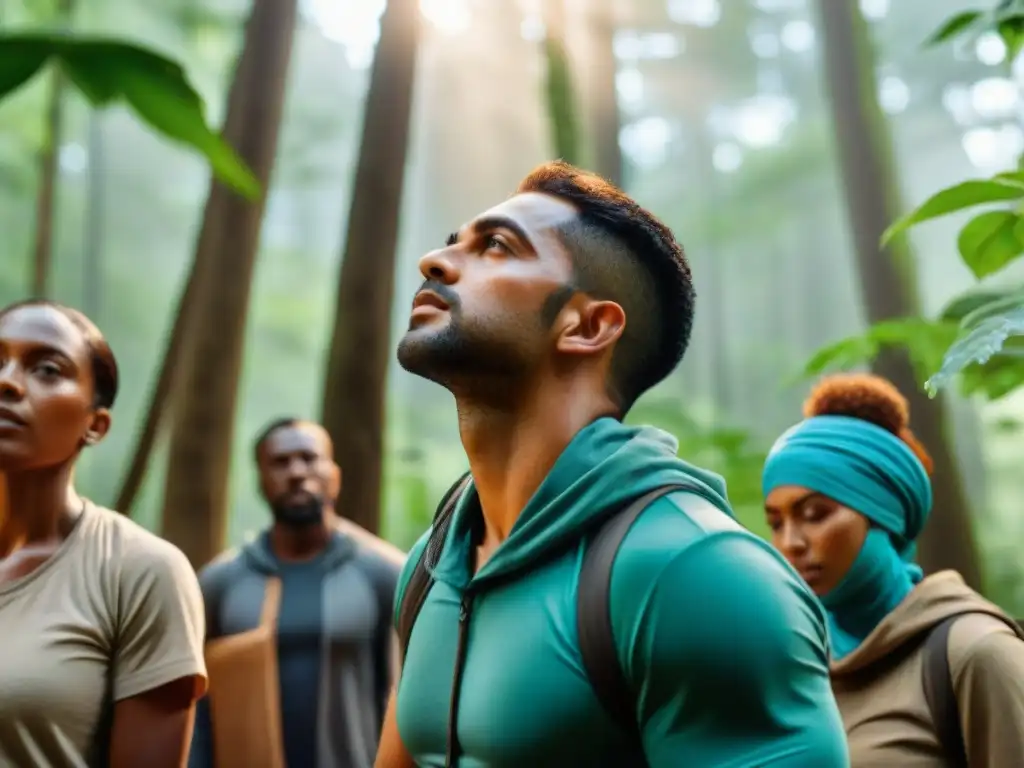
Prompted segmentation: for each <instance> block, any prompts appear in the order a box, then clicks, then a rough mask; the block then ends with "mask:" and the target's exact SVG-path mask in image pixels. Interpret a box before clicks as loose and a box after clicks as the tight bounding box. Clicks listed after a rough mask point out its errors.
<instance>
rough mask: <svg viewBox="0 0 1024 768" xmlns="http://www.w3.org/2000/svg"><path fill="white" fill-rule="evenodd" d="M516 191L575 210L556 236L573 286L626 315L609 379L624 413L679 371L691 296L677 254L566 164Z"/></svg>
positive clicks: (609, 192)
mask: <svg viewBox="0 0 1024 768" xmlns="http://www.w3.org/2000/svg"><path fill="white" fill-rule="evenodd" d="M517 192H519V193H524V192H540V193H543V194H547V195H551V196H553V197H557V198H560V199H562V200H565V201H566V202H568V203H571V204H572V205H574V206H575V207H576V209H577V210H578V211H579V215H578V216H577V217H575V218H574V219H572V220H571V221H569V222H567V223H566V224H564V225H562V226H561V227H559V233H560V236H561V240H562V242H563V244H564V245H565V247H566V248H567V249H568V251H569V253H570V255H571V256H572V259H573V265H574V270H575V272H576V276H575V280H576V287H577V288H579V289H580V290H582V291H584V292H585V293H588V294H590V295H591V296H593V297H594V298H597V299H605V300H610V301H614V302H616V303H617V304H619V305H620V306H621V307H622V309H623V310H624V311H625V313H626V329H625V331H624V332H623V334H622V338H621V339H620V340H619V343H618V345H617V346H616V348H615V353H614V355H613V356H612V365H611V373H610V380H609V389H610V390H611V392H612V395H613V397H614V398H615V400H616V402H617V404H618V405H619V407H620V408H621V410H622V413H623V414H625V413H626V412H627V411H628V410H629V409H630V408H631V407H632V405H633V403H634V402H636V400H637V398H639V397H640V395H642V394H643V393H644V392H646V391H647V390H649V389H650V388H652V387H653V386H654V385H655V384H657V383H658V382H660V381H662V380H663V379H664V378H665V377H666V376H668V375H669V373H671V372H672V370H673V369H674V368H675V367H676V366H677V365H679V361H680V360H682V359H683V354H684V353H685V352H686V347H687V345H688V344H689V342H690V332H691V330H692V329H693V308H694V301H695V298H696V292H695V291H694V288H693V278H692V276H691V274H690V265H689V264H688V263H687V261H686V255H685V254H684V253H683V248H682V246H680V245H679V243H677V242H676V239H675V236H674V235H673V234H672V231H671V230H670V229H669V228H668V227H667V226H665V225H664V224H663V223H662V222H661V221H659V220H658V219H657V217H655V216H654V215H653V214H652V213H650V211H647V210H645V209H644V208H642V207H640V205H638V204H637V202H636V201H635V200H633V199H632V198H631V197H629V196H628V195H626V194H625V193H624V192H622V191H621V190H620V189H618V188H617V187H615V186H614V185H613V184H611V183H610V182H608V181H605V180H604V179H602V178H601V177H600V176H598V175H596V174H593V173H589V172H587V171H582V170H580V169H578V168H575V167H573V166H571V165H569V164H568V163H565V162H562V161H556V162H550V163H545V164H544V165H541V166H539V167H537V168H535V169H534V170H533V171H532V172H531V173H530V174H529V175H528V176H527V177H526V178H525V179H523V181H522V182H521V183H520V184H519V189H518V190H517Z"/></svg>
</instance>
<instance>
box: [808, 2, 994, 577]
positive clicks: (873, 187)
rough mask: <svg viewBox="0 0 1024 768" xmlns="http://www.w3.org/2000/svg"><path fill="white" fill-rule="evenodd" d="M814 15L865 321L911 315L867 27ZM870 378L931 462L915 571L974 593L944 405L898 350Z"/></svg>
mask: <svg viewBox="0 0 1024 768" xmlns="http://www.w3.org/2000/svg"><path fill="white" fill-rule="evenodd" d="M818 13H819V15H820V17H821V26H822V32H823V44H822V49H823V51H824V65H825V85H826V87H827V89H828V93H829V101H830V103H831V108H832V121H833V125H834V130H835V134H836V149H837V151H838V153H839V161H840V166H841V170H842V179H843V186H844V189H845V194H846V203H847V211H848V219H849V223H850V228H851V230H852V234H853V240H854V246H855V248H856V257H857V271H858V274H859V278H860V285H861V293H862V296H863V301H864V308H865V313H866V315H867V319H868V321H869V322H871V323H877V322H879V321H882V320H887V319H892V318H898V317H908V316H913V315H917V314H918V313H919V310H918V307H917V297H916V291H917V281H916V277H915V270H914V263H913V253H912V252H911V249H910V243H909V241H908V240H907V239H906V238H900V239H899V241H898V242H895V243H893V244H892V245H891V246H890V247H889V248H888V249H883V248H882V247H881V246H880V245H879V242H880V240H881V237H882V233H883V232H884V231H885V228H886V227H887V226H888V225H889V223H890V222H892V221H894V220H895V219H896V218H897V216H898V215H899V213H900V201H899V188H898V184H897V181H896V174H895V171H894V168H895V166H894V163H893V158H892V155H893V150H892V143H891V139H890V137H889V134H888V130H887V126H886V123H885V117H884V115H883V114H882V110H881V108H880V107H879V105H878V97H877V94H876V85H875V74H874V56H873V52H872V50H871V41H870V36H869V30H868V27H867V23H866V22H865V21H864V18H863V17H862V16H861V14H860V11H859V9H858V6H857V3H856V2H855V0H842V1H840V0H818ZM874 370H875V371H876V372H877V373H878V374H879V375H881V376H884V377H886V378H888V379H889V380H891V381H892V382H893V383H894V384H895V385H896V386H897V387H898V388H899V389H900V391H901V392H903V394H904V395H906V397H907V400H908V401H909V403H910V411H911V418H912V424H913V427H914V431H915V433H916V434H917V435H918V437H919V438H920V440H921V442H922V443H923V444H924V445H925V446H926V447H927V448H928V450H929V451H930V452H931V454H932V458H933V459H934V462H935V475H934V478H933V487H934V494H935V501H934V506H933V509H932V517H931V521H930V523H929V525H928V526H927V528H926V530H925V532H924V534H923V535H922V536H921V539H920V561H921V565H922V566H923V567H924V568H925V570H926V571H935V570H938V569H941V568H955V569H956V570H957V571H959V572H960V574H961V575H962V576H963V577H964V580H965V581H967V583H968V584H970V585H971V586H973V587H980V586H981V578H980V573H979V568H978V562H977V555H976V552H975V547H974V537H973V534H972V530H971V522H970V513H969V508H968V503H967V499H966V496H965V494H964V491H963V486H962V483H961V478H960V471H959V467H958V465H957V462H956V459H955V456H954V453H953V451H952V450H951V448H950V442H949V438H948V434H949V433H948V431H947V424H946V413H945V408H944V405H943V402H942V400H941V399H940V398H936V399H934V400H932V399H929V398H928V397H927V395H925V394H924V392H922V390H921V387H920V385H919V383H918V381H917V379H916V377H915V374H914V370H913V367H912V366H911V363H910V359H909V357H908V355H907V354H906V352H905V351H904V350H890V351H887V352H886V353H884V354H883V355H881V356H880V357H879V358H878V359H877V360H876V361H875V364H874Z"/></svg>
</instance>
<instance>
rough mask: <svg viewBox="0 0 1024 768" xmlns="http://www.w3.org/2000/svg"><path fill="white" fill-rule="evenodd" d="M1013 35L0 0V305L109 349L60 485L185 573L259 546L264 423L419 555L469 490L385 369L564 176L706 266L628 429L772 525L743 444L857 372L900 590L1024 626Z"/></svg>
mask: <svg viewBox="0 0 1024 768" xmlns="http://www.w3.org/2000/svg"><path fill="white" fill-rule="evenodd" d="M979 3H980V4H979ZM1022 45H1024V2H1022V1H1021V0H998V1H994V0H973V2H971V1H970V0H963V1H962V0H932V1H931V2H929V3H908V2H893V1H892V0H860V2H854V1H853V0H850V1H849V2H845V1H844V2H832V0H743V2H734V3H725V2H723V0H636V1H635V2H632V3H627V2H625V1H624V0H302V2H300V1H299V0H245V1H244V2H243V1H242V0H150V2H147V3H137V2H129V0H94V1H93V2H90V3H82V2H79V0H8V1H7V2H6V3H4V4H2V5H0V227H2V230H3V231H4V233H5V235H6V236H5V243H6V246H5V249H4V252H3V255H2V258H3V259H4V268H3V269H2V270H0V302H3V303H5V304H6V303H8V302H11V301H14V300H17V299H19V298H23V297H25V296H30V295H35V296H47V297H51V298H54V299H57V300H59V301H62V302H65V303H68V304H71V305H73V306H76V307H78V308H80V309H82V310H83V311H84V312H85V313H86V314H88V315H89V316H90V317H92V318H93V319H94V320H95V321H96V322H97V324H98V325H99V326H100V327H101V328H102V329H103V330H104V332H105V333H106V334H107V336H108V338H109V339H110V341H111V344H112V346H113V348H114V350H115V352H116V353H117V355H118V359H119V364H120V367H121V371H122V381H123V383H122V390H121V391H122V394H121V396H120V399H119V402H118V405H117V408H116V411H115V414H114V416H115V425H114V428H113V430H112V433H111V435H110V436H109V437H108V439H107V440H106V441H105V442H104V443H103V444H102V445H101V446H99V447H97V448H95V449H91V450H89V451H87V452H86V453H85V455H84V457H83V460H82V461H81V462H80V464H79V469H78V472H77V476H78V480H79V483H80V485H81V487H82V488H83V490H84V492H85V493H86V494H88V495H89V496H90V497H92V498H94V499H95V500H96V501H97V502H99V503H103V504H106V505H110V506H112V507H114V508H116V509H118V510H120V511H122V512H124V513H125V514H130V515H131V516H132V517H133V518H135V519H136V520H138V521H140V522H141V523H142V524H143V525H145V526H147V527H149V528H151V529H152V530H155V531H157V532H159V533H160V534H161V535H162V536H164V537H166V538H168V539H169V540H171V541H172V542H174V543H175V544H177V545H178V546H180V547H181V548H182V549H183V550H184V551H185V552H186V554H187V555H188V556H189V558H190V560H191V561H192V562H193V564H195V565H197V566H198V565H201V564H203V563H205V562H207V561H208V560H209V559H211V558H212V557H214V556H215V555H216V554H217V553H218V552H220V551H222V550H223V549H224V548H225V547H227V546H230V545H233V544H237V543H239V542H241V541H243V540H244V539H245V538H246V537H247V536H250V535H252V534H253V533H254V532H256V531H258V530H259V529H260V528H262V527H263V526H265V525H266V524H267V522H268V519H269V518H268V513H267V511H266V509H265V507H264V505H263V503H262V502H261V500H260V498H259V495H258V492H257V488H256V479H255V472H254V467H253V461H252V451H251V442H252V439H253V437H254V436H255V434H256V433H257V431H258V430H259V429H260V427H261V426H263V425H264V424H265V423H267V422H269V421H270V420H272V419H274V418H276V417H279V416H285V415H295V416H299V417H304V418H312V419H315V420H318V421H320V422H322V423H323V424H324V425H325V426H326V427H327V428H328V430H329V431H330V432H331V434H332V436H333V437H334V440H335V443H336V449H337V454H338V461H339V463H340V465H341V466H342V469H343V471H344V473H345V487H344V492H343V496H342V499H341V503H340V510H339V511H340V512H341V514H343V515H345V516H347V517H350V518H351V519H353V520H354V521H356V522H358V523H360V524H361V525H363V526H365V527H366V528H368V529H370V530H371V531H376V532H379V533H380V534H381V535H382V536H384V537H385V538H387V539H389V540H390V541H392V542H394V543H395V544H397V545H398V546H400V547H402V548H407V547H408V546H409V545H410V544H411V543H412V542H413V541H414V540H415V538H416V537H417V536H418V535H419V534H420V533H421V532H422V531H423V530H424V529H425V528H426V526H427V525H428V524H429V522H430V518H431V515H432V513H433V510H434V506H435V504H436V502H437V500H438V499H439V498H440V497H441V495H442V494H443V492H444V491H445V490H446V489H447V488H448V486H449V485H450V484H451V483H452V482H454V481H455V480H456V479H457V478H458V476H459V475H460V474H461V473H462V472H463V471H464V469H465V456H464V454H463V451H462V447H461V445H460V443H459V439H458V432H457V425H456V419H455V412H454V405H453V402H452V400H451V397H450V395H448V393H447V392H445V391H444V390H442V389H440V388H439V387H437V386H435V385H433V384H430V383H428V382H425V381H423V380H421V379H417V378H415V377H412V376H411V375H409V374H408V373H406V372H405V371H403V370H402V369H401V368H399V367H398V365H397V364H396V361H395V357H394V348H395V343H396V341H397V338H398V334H400V333H401V332H402V331H403V330H404V323H405V319H406V315H407V309H408V300H409V298H410V297H411V296H412V293H413V292H414V290H415V288H416V287H417V286H418V284H419V282H420V280H421V277H420V275H419V273H418V271H417V266H416V264H417V260H418V258H419V257H420V256H421V255H422V254H423V253H424V252H426V251H428V250H430V249H431V248H434V247H437V246H439V245H440V244H441V243H442V242H443V239H444V237H445V236H446V234H447V233H448V232H449V231H451V230H453V229H455V228H457V227H458V226H459V225H460V224H461V223H462V222H464V221H466V220H467V219H468V218H470V217H471V216H472V215H473V214H475V213H477V212H478V211H480V210H482V209H484V208H486V207H488V206H490V205H492V204H493V203H495V202H497V201H498V200H500V199H502V198H504V197H505V196H507V195H508V194H509V193H510V192H511V191H512V190H513V189H514V188H515V184H516V183H517V181H518V180H519V178H520V177H522V176H523V175H524V174H525V173H526V172H528V171H529V170H530V169H531V168H532V167H533V166H535V165H536V164H538V163H540V162H543V161H545V160H548V159H551V158H555V157H559V158H564V159H566V160H568V161H570V162H573V163H575V164H578V165H580V166H583V167H586V168H589V169H592V170H595V171H597V172H599V173H601V174H602V175H604V176H606V177H607V178H609V179H611V180H613V181H615V182H617V183H619V184H620V185H622V186H623V187H624V188H625V189H626V191H627V192H629V193H630V194H631V195H632V196H634V197H635V198H636V199H637V200H638V201H640V202H641V204H643V205H644V206H646V207H648V208H650V209H651V210H653V211H654V212H655V213H657V214H658V215H659V216H660V217H661V218H663V219H664V220H665V221H666V223H668V224H669V225H670V226H671V227H672V228H673V230H674V231H675V232H676V234H677V236H678V237H679V239H680V240H681V242H682V243H683V244H684V246H685V248H686V250H687V253H688V256H689V259H690V262H691V264H692V267H693V270H694V274H695V280H696V283H697V290H698V296H699V304H698V310H697V320H696V326H695V335H694V340H693V343H692V345H691V347H690V350H689V352H688V353H687V356H686V359H685V361H684V363H683V365H682V366H681V367H680V369H679V370H678V371H677V372H676V373H675V374H674V375H673V376H672V377H670V378H669V379H668V380H667V381H665V382H664V383H663V384H662V385H660V386H659V387H658V388H657V389H656V390H655V391H653V392H651V393H649V394H648V395H647V396H646V397H645V398H644V399H643V400H642V401H641V402H640V403H639V404H638V405H637V407H636V408H635V409H634V410H633V412H632V413H631V415H630V417H629V418H630V420H631V421H634V422H637V423H652V424H655V425H657V426H659V427H662V428H664V429H666V430H668V431H670V432H672V433H673V434H674V435H676V436H677V437H678V438H679V440H680V455H681V456H683V457H685V458H686V459H687V460H688V461H692V462H694V463H696V464H700V465H702V466H707V467H709V468H712V469H714V470H716V471H717V472H719V473H721V474H722V475H724V476H725V478H726V479H727V481H728V485H729V495H730V499H731V500H732V502H733V505H734V506H735V508H736V510H737V513H738V515H739V517H740V518H741V520H742V521H743V522H744V523H745V524H746V525H747V526H749V527H750V528H751V529H753V530H755V531H757V532H759V533H763V532H764V523H763V513H762V498H761V489H760V473H761V466H762V464H763V461H764V457H765V451H766V449H767V448H768V447H769V446H770V445H771V442H772V441H773V440H774V438H775V437H776V436H777V435H778V434H779V433H780V432H781V431H782V430H783V429H785V428H786V427H788V426H789V425H791V424H792V423H793V422H795V421H796V420H797V419H798V418H799V414H800V406H801V402H802V401H803V398H804V397H805V395H806V392H807V390H808V388H809V386H810V384H811V382H812V381H813V379H814V377H815V376H816V375H818V374H820V373H822V372H825V371H831V370H839V369H857V368H863V367H867V366H870V367H871V368H872V369H873V370H875V371H877V372H879V373H881V374H883V375H885V376H887V377H888V378H890V379H892V380H893V381H894V382H895V383H897V384H898V386H899V387H900V388H901V390H903V391H904V392H905V393H906V394H907V395H908V397H909V400H910V404H911V413H912V419H913V424H914V426H915V431H916V432H917V433H918V435H919V437H920V438H921V439H922V441H923V442H924V443H925V445H927V446H928V448H929V450H930V451H931V452H932V454H933V456H934V458H935V463H936V473H935V481H934V482H935V507H934V511H933V515H932V521H931V523H930V524H929V528H928V530H927V531H926V534H925V536H924V537H922V540H921V548H920V558H921V561H922V564H923V565H924V566H925V567H926V568H931V569H934V568H939V567H953V568H957V569H958V570H960V572H961V573H962V574H963V575H964V576H965V579H966V580H967V581H968V582H969V583H972V584H974V585H976V586H980V587H981V588H982V589H983V591H984V592H985V594H986V595H987V596H989V597H990V598H991V599H993V600H995V601H996V602H998V603H1000V604H1001V605H1003V606H1004V607H1005V608H1007V609H1008V610H1010V611H1011V612H1015V615H1024V561H1022V559H1021V558H1020V556H1019V554H1018V550H1017V549H1016V548H1017V546H1019V545H1020V542H1021V541H1022V540H1024V516H1021V515H1019V514H1018V513H1017V512H1018V510H1019V509H1020V508H1021V506H1022V505H1024V474H1022V473H1021V472H1020V470H1019V468H1018V464H1017V460H1018V453H1017V451H1018V447H1019V445H1020V440H1021V430H1022V428H1024V422H1022V419H1024V396H1022V395H1021V384H1022V383H1024V355H1022V354H1021V350H1022V349H1024V347H1022V346H1021V344H1020V341H1021V338H1022V337H1024V309H1022V306H1024V301H1022V299H1024V293H1022V291H1024V286H1022V285H1021V280H1022V279H1024V271H1022V266H1021V264H1022V262H1021V261H1020V260H1019V257H1020V256H1021V255H1022V253H1024V223H1022V215H1024V213H1022V211H1024V205H1022V201H1024V170H1022V169H1024V164H1022V162H1021V158H1022V153H1024V99H1022V96H1021V85H1022V83H1024V63H1022V59H1021V57H1020V56H1019V52H1020V49H1021V47H1022Z"/></svg>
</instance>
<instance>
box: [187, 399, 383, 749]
mask: <svg viewBox="0 0 1024 768" xmlns="http://www.w3.org/2000/svg"><path fill="white" fill-rule="evenodd" d="M255 458H256V464H257V467H258V469H259V478H260V490H261V492H262V494H263V497H264V498H265V499H266V501H267V504H268V505H269V507H270V511H271V513H272V515H273V523H272V525H271V526H270V527H269V528H268V529H267V530H265V531H263V532H262V533H261V534H260V535H259V536H258V537H257V538H256V539H254V540H253V541H252V542H250V543H249V544H246V545H245V546H244V547H242V548H241V550H240V551H237V552H231V553H227V554H226V555H224V556H222V557H220V558H218V559H217V560H215V561H214V562H212V563H210V564H209V565H207V566H206V567H205V568H203V569H202V570H201V571H200V573H199V581H200V585H201V586H202V590H203V597H204V599H205V601H206V626H207V640H214V639H216V638H219V637H224V636H227V635H233V634H237V633H241V632H246V631H248V630H251V629H253V628H255V627H256V626H257V625H258V624H259V621H260V614H261V609H262V606H263V601H264V596H265V594H266V586H267V580H268V578H270V577H276V578H277V579H279V580H280V609H279V613H278V618H277V626H276V629H277V632H276V640H277V660H278V672H279V675H280V702H281V732H282V733H281V736H282V741H283V745H284V757H285V761H286V764H287V765H288V766H289V768H370V766H371V765H372V764H373V761H374V756H375V754H376V750H377V742H378V739H379V737H380V728H381V722H382V719H383V715H384V708H385V706H386V699H387V695H388V691H389V687H390V685H391V677H392V672H393V661H394V644H393V635H392V628H391V606H392V601H393V600H394V591H395V583H396V581H397V578H398V573H399V570H400V568H401V557H400V556H398V557H396V556H394V555H393V554H391V550H389V548H388V547H387V545H383V546H381V545H377V546H371V545H370V544H369V543H368V540H369V539H371V538H372V537H370V536H369V534H366V533H365V532H363V535H361V536H354V535H351V533H350V532H346V531H348V529H347V528H346V527H344V526H339V525H338V523H337V519H336V518H335V513H334V506H335V502H336V500H337V498H338V494H339V492H340V490H341V470H340V468H339V467H338V465H337V464H336V463H335V462H334V458H333V446H332V444H331V439H330V437H329V436H328V435H327V432H326V431H325V430H324V429H323V428H322V427H320V426H319V425H317V424H313V423H310V422H307V421H302V420H300V419H294V418H287V419H278V420H277V421H274V422H273V423H271V424H270V425H269V426H267V427H266V428H265V429H264V430H263V431H262V432H261V433H260V435H259V436H258V438H257V440H256V445H255ZM381 544H383V543H382V542H381ZM394 552H396V553H397V550H394ZM212 745H213V739H212V734H211V722H210V715H209V707H208V706H207V704H206V701H205V700H204V701H202V702H200V706H199V708H198V712H197V718H196V727H195V735H194V737H193V741H192V751H191V754H190V757H189V766H190V768H213V766H216V765H217V760H216V756H215V755H214V754H213V746H212Z"/></svg>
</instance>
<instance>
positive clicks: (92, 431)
mask: <svg viewBox="0 0 1024 768" xmlns="http://www.w3.org/2000/svg"><path fill="white" fill-rule="evenodd" d="M109 431H110V411H109V410H107V409H106V408H97V409H96V411H95V412H94V413H93V415H92V421H91V422H90V423H89V428H88V429H87V430H85V435H84V436H83V437H82V442H84V443H85V444H86V445H96V444H97V443H99V442H100V441H101V440H102V439H103V438H104V437H106V436H107V432H109Z"/></svg>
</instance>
